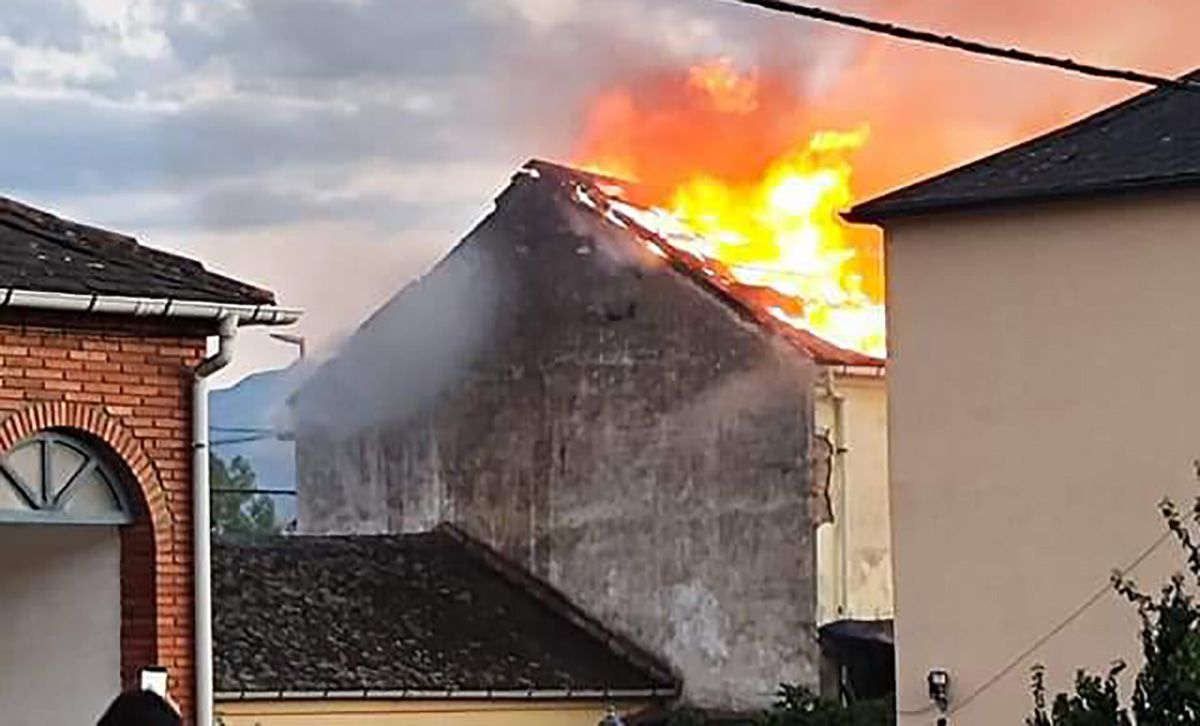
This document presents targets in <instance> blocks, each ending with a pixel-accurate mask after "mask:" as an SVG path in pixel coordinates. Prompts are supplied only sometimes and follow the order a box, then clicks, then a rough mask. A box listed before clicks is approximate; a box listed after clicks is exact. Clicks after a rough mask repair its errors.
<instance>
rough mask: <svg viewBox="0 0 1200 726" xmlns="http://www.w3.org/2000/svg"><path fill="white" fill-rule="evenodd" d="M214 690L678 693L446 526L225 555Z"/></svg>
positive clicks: (218, 573) (276, 544) (608, 637)
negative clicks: (414, 531)
mask: <svg viewBox="0 0 1200 726" xmlns="http://www.w3.org/2000/svg"><path fill="white" fill-rule="evenodd" d="M213 611H214V613H215V617H214V636H215V652H216V653H215V660H216V674H215V675H216V687H217V688H216V689H217V691H218V692H227V693H235V692H236V693H242V692H245V693H255V692H257V693H264V692H272V693H276V692H282V691H306V692H307V691H317V692H327V691H331V692H358V693H362V692H364V691H376V692H378V691H387V692H399V691H405V690H408V691H436V692H442V693H445V692H447V691H506V692H513V691H521V692H524V691H527V690H530V689H533V690H568V689H569V690H571V691H580V690H600V691H602V690H605V689H608V690H629V689H634V690H645V689H661V690H662V691H663V692H664V695H666V694H667V693H669V692H673V691H674V690H675V682H674V679H673V677H672V676H671V675H670V673H669V672H668V670H667V669H666V668H665V667H664V666H663V665H661V664H660V663H659V662H658V661H656V660H654V659H653V658H652V657H650V656H648V655H647V654H645V653H644V652H642V651H640V650H638V649H637V648H636V647H635V646H633V645H632V644H631V643H629V642H627V641H624V640H622V639H621V638H619V637H618V636H616V635H614V634H612V633H610V632H608V631H607V630H605V629H604V628H603V627H601V626H600V625H599V624H598V623H597V622H596V621H594V620H592V619H591V618H590V617H588V616H587V615H586V614H584V613H583V612H582V611H581V610H579V609H578V608H576V607H574V606H573V605H571V604H570V603H569V602H568V601H567V600H566V599H565V598H564V597H563V596H562V595H560V594H558V593H557V591H555V590H552V589H551V588H549V587H548V586H546V585H545V584H543V583H541V582H540V581H539V580H536V579H534V578H532V577H531V576H529V575H528V574H525V573H524V572H523V571H522V570H520V569H519V568H517V567H515V566H514V565H512V564H510V563H508V561H507V560H504V559H503V558H502V557H500V555H498V554H496V553H495V552H494V551H493V550H491V549H489V548H487V547H485V546H484V545H482V544H479V543H477V542H475V541H474V540H471V539H470V538H468V537H467V536H466V535H464V534H462V532H460V531H459V530H457V529H454V528H452V527H449V526H446V525H443V526H441V527H439V528H437V530H435V531H433V532H429V533H423V534H408V535H398V536H348V537H286V538H282V539H279V540H275V541H271V542H269V543H262V544H228V543H224V544H221V543H218V544H216V545H215V546H214V547H213Z"/></svg>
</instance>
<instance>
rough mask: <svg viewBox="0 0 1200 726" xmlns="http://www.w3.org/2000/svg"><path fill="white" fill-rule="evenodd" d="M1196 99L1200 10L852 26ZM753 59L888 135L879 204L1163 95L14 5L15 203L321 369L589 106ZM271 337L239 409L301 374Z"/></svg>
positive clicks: (276, 0) (511, 19)
mask: <svg viewBox="0 0 1200 726" xmlns="http://www.w3.org/2000/svg"><path fill="white" fill-rule="evenodd" d="M824 4H825V5H826V6H829V7H837V8H841V9H844V10H850V11H855V12H864V13H869V14H872V15H875V16H877V17H881V18H883V19H888V20H893V21H904V22H911V23H915V24H918V25H923V26H929V27H933V28H935V29H938V30H942V31H946V32H955V33H959V34H963V35H970V36H974V37H979V38H983V39H987V40H991V41H994V42H999V43H1004V44H1012V43H1017V44H1023V45H1027V46H1029V47H1032V48H1034V49H1037V50H1044V51H1051V52H1058V53H1062V54H1066V55H1074V56H1076V57H1079V58H1081V59H1086V60H1089V61H1092V62H1097V63H1111V64H1117V65H1131V66H1136V67H1139V68H1142V69H1144V70H1148V71H1154V72H1159V73H1166V74H1172V73H1179V72H1183V71H1186V70H1189V69H1190V68H1191V67H1192V66H1193V65H1200V57H1196V58H1191V57H1189V56H1191V55H1192V53H1191V52H1190V51H1189V44H1190V43H1191V38H1190V35H1191V29H1192V28H1194V27H1195V24H1196V22H1197V21H1200V8H1198V7H1195V6H1200V3H1195V2H1194V0H1155V2H1154V3H1144V4H1142V5H1149V6H1152V7H1141V6H1139V5H1137V4H1130V3H1126V2H1118V1H1117V0H1074V1H1073V2H1055V3H1046V2H1043V1H1042V0H986V1H985V0H836V1H835V0H826V2H825V3H824ZM717 56H726V57H729V58H731V59H733V60H734V61H735V62H737V63H739V64H741V65H743V66H745V67H749V66H751V65H754V64H763V63H766V64H772V65H783V66H786V67H788V68H789V69H792V70H793V71H794V73H795V75H794V78H795V83H797V84H798V87H800V88H801V89H802V91H803V93H805V94H806V96H807V97H809V98H811V100H812V108H813V117H814V119H816V120H819V122H821V123H825V124H829V125H835V126H849V125H854V124H857V123H860V122H864V121H865V122H868V123H869V124H870V125H871V127H872V142H871V145H870V147H869V148H868V149H867V150H865V151H864V157H863V159H862V165H863V170H862V171H863V173H862V175H861V179H862V185H861V189H860V192H861V194H862V195H864V196H865V195H869V194H871V193H874V192H878V191H882V190H884V189H887V188H890V187H894V186H896V185H899V184H901V183H903V182H905V181H909V180H912V179H914V178H917V177H920V176H923V175H926V174H928V173H931V172H933V171H937V170H940V169H942V168H945V167H947V166H949V165H951V164H953V163H955V162H957V161H963V160H966V159H969V158H973V157H977V156H979V155H981V154H983V153H985V152H987V151H989V150H992V149H995V148H997V147H999V146H1002V145H1004V144H1007V143H1011V142H1012V141H1015V140H1017V139H1019V138H1022V137H1023V136H1027V135H1029V134H1031V133H1033V132H1035V131H1038V130H1043V129H1046V128H1050V127H1052V126H1054V125H1056V124H1059V123H1062V122H1064V121H1065V120H1067V119H1069V118H1072V117H1073V116H1076V115H1079V114H1081V113H1084V112H1085V111H1088V110H1091V109H1094V108H1096V107H1098V106H1100V105H1102V104H1104V103H1108V102H1110V101H1113V100H1116V99H1119V98H1121V97H1123V96H1126V95H1129V94H1130V93H1132V92H1134V91H1136V90H1138V89H1136V88H1135V87H1131V86H1128V85H1123V84H1114V83H1110V82H1102V81H1092V80H1082V79H1076V78H1072V77H1068V76H1065V75H1063V74H1061V73H1058V72H1057V71H1049V70H1044V69H1025V68H1021V67H1016V66H1013V65H1011V64H1005V63H1000V62H997V61H989V60H976V59H969V58H965V57H963V56H961V55H960V54H956V53H948V52H946V51H941V50H932V49H924V48H917V47H913V46H911V45H906V44H903V43H897V42H893V41H882V40H879V39H876V38H872V37H869V36H865V35H863V34H860V33H855V32H852V31H845V30H840V29H834V28H830V27H828V26H820V25H815V24H813V23H810V22H807V21H800V20H796V19H790V18H784V17H782V16H779V15H773V14H770V13H766V12H763V11H760V10H757V9H753V8H746V7H741V6H738V5H735V4H733V3H731V2H729V1H728V0H603V1H601V0H4V13H3V14H0V134H3V138H4V139H5V142H6V143H5V148H6V152H7V153H6V154H5V159H4V161H3V162H2V166H0V168H2V169H3V172H4V173H3V176H0V193H3V194H6V195H9V196H12V197H15V198H17V199H20V200H22V201H25V202H28V203H31V204H34V205H36V206H42V207H45V208H48V209H50V210H52V211H55V212H56V213H59V214H61V215H62V216H66V217H69V218H72V219H77V220H80V221H84V222H87V223H91V224H96V225H100V226H105V227H109V228H112V229H116V230H119V231H123V232H126V233H129V234H133V235H134V236H136V237H138V238H139V239H140V240H141V241H142V242H143V243H146V244H150V245H153V246H157V247H161V248H165V249H169V250H172V251H176V252H180V253H182V254H186V255H189V256H193V257H196V258H198V259H200V260H201V261H203V262H204V263H205V264H206V265H207V266H209V267H210V268H213V269H216V270H218V271H221V272H225V273H228V274H231V275H233V276H236V277H238V278H240V279H245V280H247V281H251V282H255V283H257V284H260V285H263V286H265V287H267V288H269V289H271V290H274V291H275V292H276V293H277V295H278V297H279V301H280V303H281V304H283V305H286V306H290V307H291V306H294V307H302V308H304V309H305V310H306V311H307V313H306V316H305V318H304V320H303V322H302V323H301V324H300V325H299V326H297V329H296V331H295V332H298V333H300V334H302V335H304V336H305V337H306V338H307V339H308V340H309V341H310V345H311V347H312V348H313V349H314V350H315V351H316V353H317V354H318V355H321V354H323V353H324V354H328V352H329V351H333V350H336V345H337V343H338V341H340V340H343V339H344V338H345V337H346V336H347V335H348V334H349V333H350V332H352V331H353V329H354V327H355V326H356V325H357V324H358V323H359V322H361V320H363V319H364V318H365V317H366V316H367V315H369V314H370V312H371V311H372V310H374V309H375V308H376V307H377V306H379V305H380V304H382V303H383V302H384V301H386V300H387V298H388V297H390V296H391V295H392V294H393V293H395V292H396V291H397V290H399V289H400V288H401V287H402V286H403V285H404V284H405V283H406V282H407V281H409V280H411V279H412V278H413V277H414V276H416V275H419V274H420V273H422V272H423V271H425V270H426V269H427V268H428V267H429V266H430V265H431V264H433V263H434V262H435V261H436V260H437V259H438V257H439V256H440V255H441V254H443V253H444V252H445V251H446V250H447V249H448V248H449V247H450V246H452V245H453V243H454V242H455V241H456V240H457V239H459V238H460V237H462V236H463V235H464V234H465V233H466V232H467V231H468V230H469V229H470V227H471V226H472V225H473V224H474V223H475V222H476V221H478V220H479V219H480V218H481V217H482V216H483V215H484V214H486V213H487V211H488V210H489V208H490V202H491V200H492V198H493V197H494V196H495V194H496V193H497V192H498V191H499V190H500V189H502V188H503V186H504V185H505V184H506V183H507V181H508V179H509V177H510V176H511V174H512V173H513V171H514V170H515V169H516V168H517V167H518V166H519V165H520V164H521V163H523V162H524V161H525V160H526V159H529V158H531V157H543V158H552V159H568V158H569V156H570V153H571V148H572V144H573V142H574V141H575V140H576V139H577V138H578V135H579V133H580V129H581V126H582V123H583V114H584V108H585V105H586V101H587V100H588V99H589V98H592V97H594V95H595V94H597V93H598V92H600V91H602V90H603V89H606V88H610V87H612V86H614V85H619V84H621V83H623V82H625V81H626V80H628V79H630V78H633V77H636V76H638V75H639V74H644V73H647V72H650V71H653V70H654V69H661V68H664V67H679V66H681V65H687V64H690V63H694V62H697V61H699V60H703V59H707V58H713V57H717ZM294 355H295V350H294V349H293V348H291V347H290V346H287V345H284V344H281V343H277V342H274V341H271V340H270V339H268V338H267V337H266V335H265V334H264V333H263V331H251V332H248V333H246V334H245V335H244V336H243V343H242V345H241V348H240V351H239V357H238V359H237V362H236V364H235V366H234V367H233V368H232V370H231V371H229V372H228V373H227V374H226V375H225V378H224V380H225V382H227V383H228V382H232V381H233V380H235V379H236V378H238V377H240V376H242V375H245V374H246V373H248V372H250V371H253V370H257V369H263V368H269V367H274V366H279V365H285V364H287V363H288V362H290V360H291V359H292V357H294Z"/></svg>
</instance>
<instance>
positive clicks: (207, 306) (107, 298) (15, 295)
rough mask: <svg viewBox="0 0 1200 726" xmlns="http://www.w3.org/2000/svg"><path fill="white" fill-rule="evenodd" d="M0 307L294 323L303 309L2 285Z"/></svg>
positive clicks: (257, 323)
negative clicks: (54, 290)
mask: <svg viewBox="0 0 1200 726" xmlns="http://www.w3.org/2000/svg"><path fill="white" fill-rule="evenodd" d="M0 308H21V309H27V310H50V311H56V312H78V313H89V314H90V313H97V314H111V315H132V316H135V317H163V318H187V319H192V320H206V319H207V320H220V319H221V318H225V317H229V316H232V317H234V318H236V319H237V321H238V324H239V325H290V324H292V323H295V322H296V321H297V320H299V319H300V316H301V315H302V314H303V311H301V310H299V309H296V308H282V307H277V306H275V305H267V304H257V303H227V302H214V301H207V300H182V299H179V298H162V297H131V296H125V295H101V294H91V295H87V294H80V293H66V292H48V291H44V290H24V289H20V288H14V287H9V288H0Z"/></svg>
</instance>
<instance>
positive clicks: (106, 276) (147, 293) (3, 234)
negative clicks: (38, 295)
mask: <svg viewBox="0 0 1200 726" xmlns="http://www.w3.org/2000/svg"><path fill="white" fill-rule="evenodd" d="M0 288H15V289H18V290H35V291H39V292H61V293H75V294H81V295H118V296H127V297H151V298H169V299H175V300H187V301H196V302H219V303H229V304H249V305H273V304H274V302H275V296H274V295H273V294H271V293H270V292H268V291H266V290H262V289H259V288H257V287H254V286H252V285H247V284H245V283H242V282H238V281H237V280H233V279H230V278H228V277H224V276H223V275H218V274H215V273H212V272H209V271H208V270H205V269H204V266H203V265H201V264H200V263H199V262H196V261H195V260H191V259H188V258H186V257H180V256H178V255H172V254H169V253H166V252H161V251H159V250H155V249H151V248H149V247H145V246H142V245H140V244H138V243H137V241H136V240H134V239H133V238H131V237H126V236H124V235H121V234H117V233H115V232H109V231H107V230H103V229H98V228H96V227H89V226H87V225H82V224H77V223H75V222H70V221H67V220H65V219H61V218H59V217H56V216H54V215H53V214H50V213H49V212H43V211H41V210H38V209H34V208H33V207H29V206H26V205H24V204H21V203H19V202H15V201H13V200H11V199H7V198H4V197H0Z"/></svg>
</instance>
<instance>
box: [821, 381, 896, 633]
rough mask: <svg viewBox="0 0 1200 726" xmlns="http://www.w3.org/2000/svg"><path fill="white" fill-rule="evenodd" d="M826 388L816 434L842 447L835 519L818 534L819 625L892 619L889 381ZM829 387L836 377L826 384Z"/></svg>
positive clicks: (832, 495) (832, 487) (833, 483)
mask: <svg viewBox="0 0 1200 726" xmlns="http://www.w3.org/2000/svg"><path fill="white" fill-rule="evenodd" d="M830 375H832V379H831V381H830V382H831V383H832V389H829V388H828V387H827V386H825V385H818V386H817V390H818V394H817V401H816V407H815V420H816V431H817V434H818V435H827V436H829V437H830V441H831V443H832V444H833V447H834V449H835V450H836V451H837V452H839V453H837V454H836V455H835V457H834V460H833V461H834V464H833V470H832V472H831V476H830V482H829V505H830V506H829V509H830V511H831V513H832V515H833V519H832V521H830V522H828V523H826V524H823V525H822V526H821V527H820V528H819V529H818V530H817V574H818V578H819V581H820V587H819V590H818V597H817V610H818V615H817V620H818V622H819V623H820V624H821V625H825V624H827V623H830V622H833V621H836V620H887V619H889V618H891V617H892V614H893V602H892V553H891V550H892V536H891V524H890V521H889V508H888V469H887V382H886V381H885V380H884V378H883V377H882V375H855V374H852V373H833V372H832V371H830ZM826 380H827V381H829V380H830V379H826Z"/></svg>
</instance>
